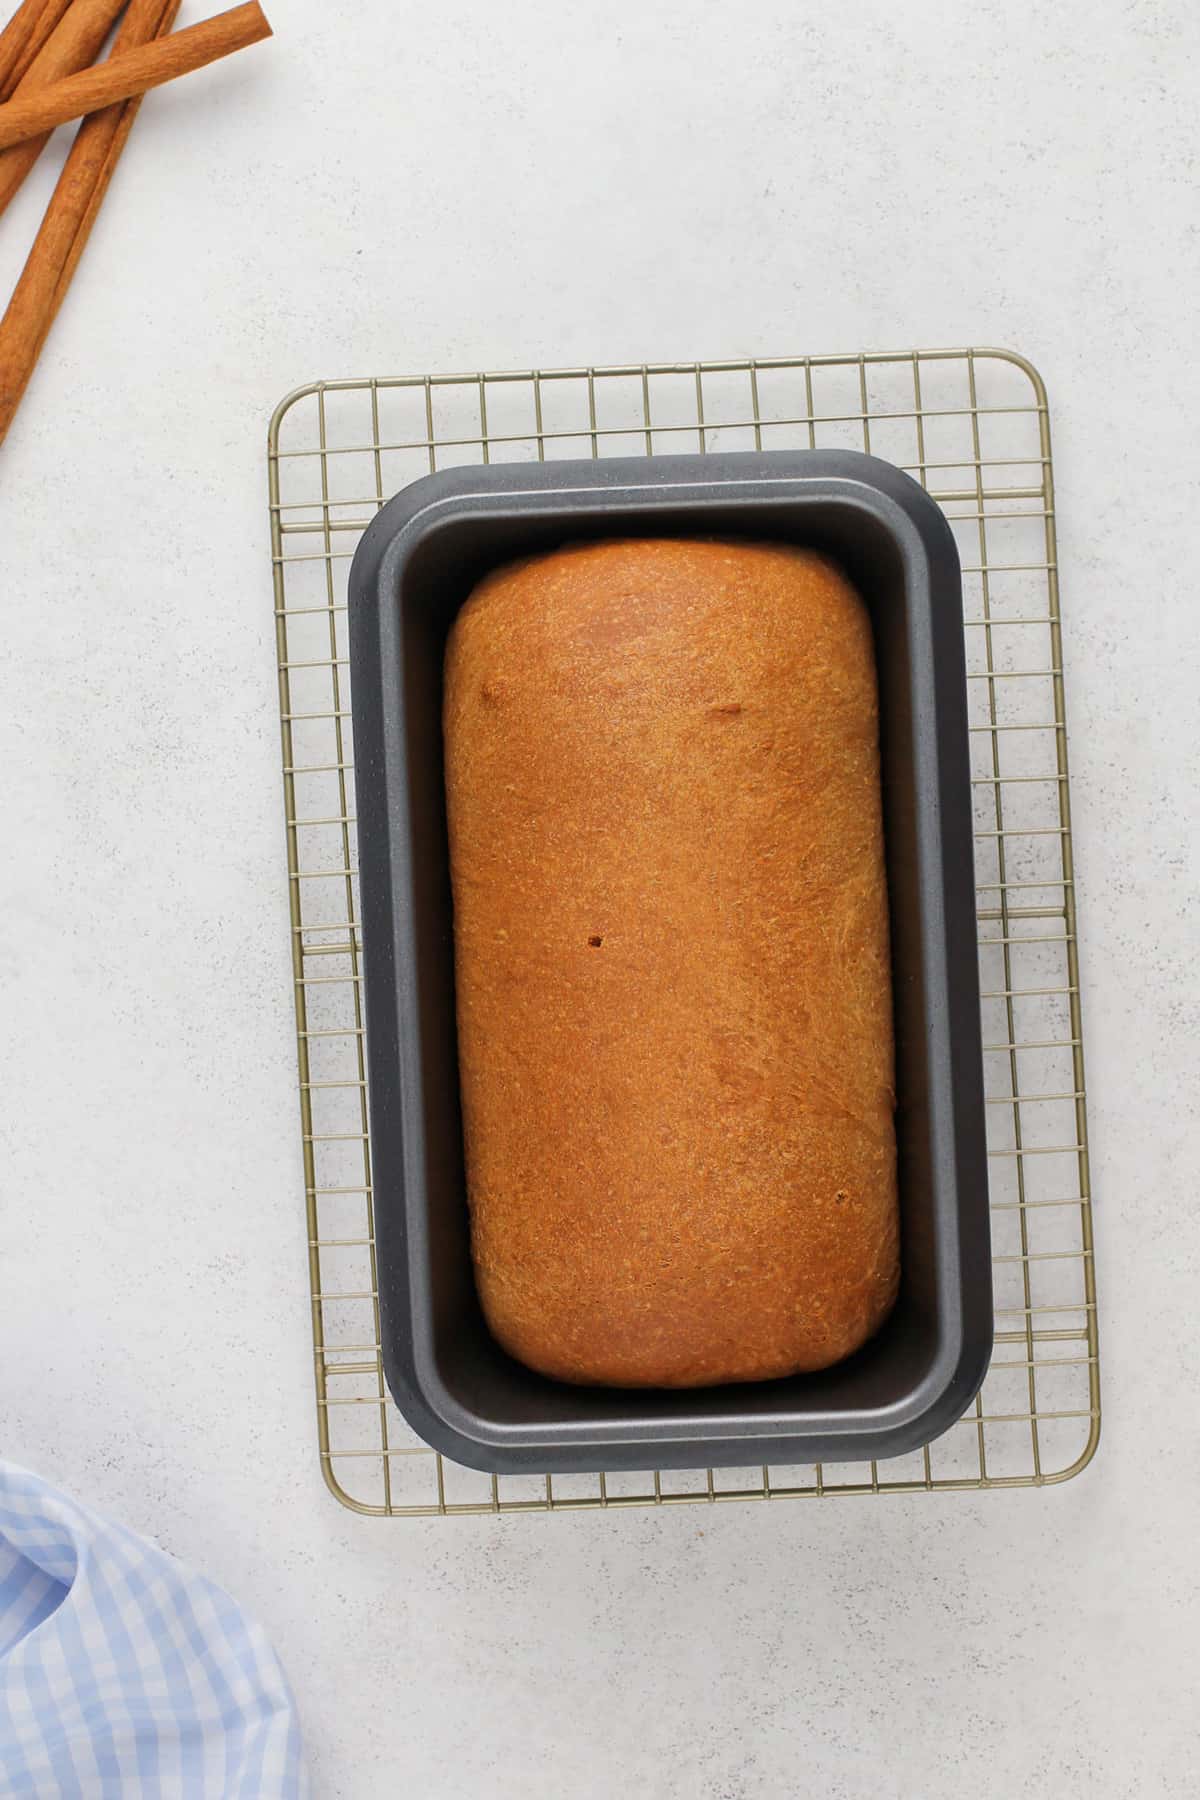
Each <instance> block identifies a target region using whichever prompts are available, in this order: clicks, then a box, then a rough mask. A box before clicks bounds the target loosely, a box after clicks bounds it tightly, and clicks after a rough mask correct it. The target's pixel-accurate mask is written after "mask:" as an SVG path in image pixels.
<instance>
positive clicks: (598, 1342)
mask: <svg viewBox="0 0 1200 1800" xmlns="http://www.w3.org/2000/svg"><path fill="white" fill-rule="evenodd" d="M444 722H445V750H446V789H447V801H448V816H449V830H450V857H451V874H452V880H453V893H454V931H455V967H456V982H457V1005H458V1036H459V1060H460V1067H461V1080H462V1103H463V1119H464V1129H465V1147H466V1162H467V1177H468V1191H469V1199H470V1210H471V1233H472V1248H473V1255H474V1263H475V1272H476V1280H477V1284H478V1289H479V1294H480V1298H481V1301H482V1304H483V1308H484V1312H485V1316H486V1318H487V1320H488V1323H489V1325H490V1328H491V1330H492V1332H493V1333H494V1335H495V1337H496V1338H497V1339H498V1340H499V1342H500V1343H501V1344H502V1345H503V1346H504V1347H505V1348H506V1349H507V1350H508V1351H509V1352H510V1353H511V1354H512V1355H513V1356H514V1357H517V1358H518V1359H519V1360H520V1361H521V1362H523V1363H526V1364H528V1365H529V1366H530V1367H531V1368H533V1369H536V1370H539V1371H541V1372H542V1373H543V1374H545V1375H549V1376H552V1377H555V1378H557V1379H559V1380H563V1381H571V1382H586V1383H594V1384H602V1385H612V1386H623V1387H643V1386H662V1387H694V1386H700V1385H704V1384H708V1383H717V1382H731V1381H755V1380H759V1379H762V1378H765V1377H771V1376H782V1375H788V1374H793V1373H796V1372H798V1371H802V1370H813V1369H821V1368H824V1367H826V1366H828V1365H829V1364H831V1363H833V1362H836V1361H838V1360H839V1359H840V1358H842V1357H845V1356H847V1355H849V1354H850V1353H851V1352H852V1351H853V1350H855V1349H856V1348H857V1347H858V1346H859V1345H860V1344H862V1343H863V1342H864V1340H865V1339H867V1338H868V1337H870V1335H871V1334H872V1333H873V1332H874V1331H876V1330H877V1328H878V1327H879V1325H880V1324H881V1322H882V1321H883V1319H884V1318H885V1317H886V1315H887V1313H888V1310H889V1308H890V1307H891V1305H892V1302H893V1300H894V1298H895V1294H896V1286H897V1280H898V1266H899V1265H898V1247H897V1246H898V1220H897V1201H896V1147H895V1132H894V1123H893V1113H894V1092H893V1050H892V1003H891V977H890V966H889V958H888V914H887V896H886V888H885V882H884V854H883V828H882V819H881V800H880V785H879V748H878V721H877V700H876V683H875V666H874V655H873V649H872V641H871V628H870V622H869V619H868V617H867V613H866V610H865V608H864V606H863V604H862V602H861V600H860V599H859V597H858V595H857V594H856V593H855V591H854V589H853V588H852V587H851V586H850V584H849V582H848V581H847V580H846V579H845V577H844V576H843V575H842V574H841V573H840V572H839V570H838V569H837V568H836V567H835V566H834V565H833V564H832V563H831V562H829V561H828V560H827V559H826V558H824V557H823V556H820V555H818V554H816V553H813V552H809V551H805V550H799V549H794V548H789V547H785V546H780V545H772V544H749V543H733V542H710V541H682V540H676V539H670V540H633V541H624V540H621V541H609V542H604V543H599V544H583V545H578V546H572V547H568V548H566V549H563V550H558V551H554V552H552V553H550V554H545V555H541V556H535V557H532V558H530V559H528V560H526V561H522V562H519V563H513V564H511V565H509V566H507V567H505V568H502V569H499V570H497V571H496V572H495V573H493V574H491V575H489V576H488V577H487V578H486V579H485V580H484V581H483V582H482V583H481V584H480V585H479V586H478V587H477V588H476V589H475V591H474V593H473V594H472V595H471V596H470V598H469V599H468V601H467V603H466V604H465V606H464V607H463V609H462V611H461V613H460V614H459V617H458V619H457V621H456V624H455V627H454V630H453V632H452V634H451V639H450V643H449V647H448V652H447V658H446V688H445V719H444Z"/></svg>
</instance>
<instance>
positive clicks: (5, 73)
mask: <svg viewBox="0 0 1200 1800" xmlns="http://www.w3.org/2000/svg"><path fill="white" fill-rule="evenodd" d="M70 4H71V0H21V5H20V6H18V8H17V10H16V12H15V13H14V14H13V16H12V18H11V19H10V20H9V21H8V24H7V25H6V26H5V27H4V30H3V31H0V100H10V99H11V98H12V96H13V94H14V93H15V92H16V90H17V84H18V83H19V82H20V80H21V78H22V77H23V76H24V74H25V71H26V70H27V69H28V67H29V65H30V63H31V62H32V61H33V59H34V57H35V56H36V55H37V53H38V51H39V50H40V49H41V47H42V45H43V44H44V43H45V42H46V39H47V38H48V37H49V36H50V33H51V32H52V31H53V30H54V27H55V26H56V25H57V24H58V21H59V20H60V19H61V18H62V16H63V14H64V13H65V12H66V10H67V8H68V6H70Z"/></svg>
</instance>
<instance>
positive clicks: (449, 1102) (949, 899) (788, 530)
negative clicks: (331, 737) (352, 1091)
mask: <svg viewBox="0 0 1200 1800" xmlns="http://www.w3.org/2000/svg"><path fill="white" fill-rule="evenodd" d="M639 534H640V535H656V536H662V535H668V536H669V535H676V536H685V535H689V536H706V535H711V536H726V535H734V536H744V537H751V538H757V539H760V540H761V539H777V540H781V541H785V542H788V541H790V542H795V543H799V544H806V545H811V546H815V547H819V548H822V549H824V550H826V551H828V552H829V553H831V554H832V555H833V556H834V557H835V558H836V559H837V560H838V562H839V563H841V565H842V566H843V567H844V568H845V569H846V571H847V573H848V574H849V575H850V576H851V578H852V579H853V581H854V582H855V584H856V585H857V587H858V589H859V591H860V592H861V594H862V595H863V597H864V599H865V601H866V603H867V606H868V608H869V610H870V614H871V620H872V624H873V629H874V635H875V644H876V654H877V660H878V665H879V683H880V710H881V738H882V768H883V793H884V827H885V836H886V846H887V865H888V891H889V905H890V914H891V932H892V958H893V990H894V999H895V1024H896V1055H897V1090H898V1106H897V1115H896V1127H897V1137H898V1143H899V1173H900V1205H901V1218H902V1237H901V1255H902V1267H903V1274H902V1283H901V1291H900V1297H899V1300H898V1302H897V1305H896V1308H895V1311H894V1313H893V1314H892V1316H891V1318H890V1319H889V1321H888V1323H887V1324H886V1325H885V1327H884V1328H883V1330H882V1331H881V1332H880V1334H879V1335H878V1336H877V1337H876V1338H874V1339H873V1340H872V1341H871V1342H870V1343H868V1344H866V1345H865V1346H864V1347H863V1348H862V1349H861V1350H860V1351H858V1352H857V1353H856V1354H855V1355H854V1356H853V1357H851V1358H850V1359H849V1360H848V1361H846V1362H844V1363H842V1364H840V1365H838V1366H837V1367H835V1368H832V1369H828V1370H826V1371H824V1372H822V1373H820V1374H814V1375H805V1376H796V1377H793V1378H790V1379H786V1380H780V1381H771V1382H762V1383H758V1384H755V1385H752V1386H731V1387H723V1388H713V1389H703V1390H689V1391H685V1392H666V1391H658V1390H643V1391H623V1390H622V1391H618V1390H613V1389H599V1388H579V1387H571V1386H567V1385H564V1384H560V1383H557V1382H553V1381H549V1380H546V1379H545V1378H543V1377H541V1376H539V1375H535V1374H533V1373H531V1372H530V1371H529V1370H527V1369H525V1368H523V1367H522V1366H521V1365H519V1364H518V1363H516V1362H514V1361H513V1360H512V1359H511V1358H510V1357H508V1356H507V1355H506V1354H505V1352H504V1351H503V1350H501V1349H500V1347H499V1345H498V1344H497V1343H496V1342H495V1341H494V1339H493V1338H492V1337H491V1336H490V1334H489V1333H488V1330H487V1327H486V1325H485V1323H484V1320H483V1315H482V1313H481V1310H480V1306H479V1302H478V1299H477V1297H476V1293H475V1286H474V1282H473V1279H472V1273H471V1259H470V1249H469V1238H468V1215H467V1201H466V1187H465V1180H464V1170H463V1151H462V1129H461V1119H460V1113H459V1087H458V1056H457V1045H456V1039H455V1010H454V961H453V936H452V928H451V925H452V920H451V892H450V876H449V866H448V855H447V841H446V817H445V800H444V792H443V772H442V731H441V705H442V659H443V652H444V648H445V643H446V635H447V632H448V630H449V627H450V625H451V623H452V621H453V619H454V616H455V614H456V612H457V610H458V608H459V606H460V605H461V604H462V602H463V601H464V600H465V598H466V596H467V594H468V593H469V592H470V590H471V588H472V586H473V585H474V583H475V582H476V581H477V580H478V579H479V578H480V576H481V575H482V574H483V573H484V572H485V571H486V570H488V569H489V568H492V567H494V566H495V565H496V564H498V563H501V562H504V561H506V560H508V559H509V558H511V557H514V556H518V555H521V554H524V553H526V552H529V551H535V550H538V549H548V548H550V547H552V546H554V545H556V544H560V543H563V542H564V541H567V540H579V539H582V538H590V537H606V536H616V535H621V536H630V535H632V536H637V535H639ZM350 650H351V672H352V692H353V713H354V741H355V768H356V782H357V808H358V835H359V857H360V868H361V908H362V923H363V934H364V950H365V971H366V1006H367V1033H368V1051H369V1064H370V1113H371V1148H372V1156H373V1162H374V1204H375V1230H376V1237H377V1250H378V1271H379V1302H380V1314H381V1321H382V1333H383V1359H384V1366H385V1370H386V1373H387V1379H388V1382H389V1385H390V1387H391V1390H392V1393H393V1395H394V1397H395V1399H396V1403H397V1405H398V1406H399V1407H400V1410H401V1411H402V1412H403V1413H404V1414H405V1416H406V1417H407V1418H408V1420H409V1421H410V1423H411V1424H412V1425H413V1426H414V1427H415V1429H416V1430H417V1431H419V1432H420V1434H421V1435H422V1437H424V1438H425V1439H426V1440H427V1442H428V1443H430V1444H432V1445H433V1446H435V1448H437V1449H439V1450H441V1451H443V1452H444V1453H445V1454H446V1455H447V1456H449V1457H452V1458H453V1459H454V1460H455V1461H457V1462H460V1463H465V1464H468V1465H470V1466H472V1467H476V1468H482V1469H489V1470H492V1471H495V1472H499V1473H510V1472H511V1473H515V1472H523V1471H530V1470H537V1471H547V1472H550V1473H558V1472H560V1471H571V1470H587V1471H592V1470H598V1469H612V1470H618V1469H649V1468H656V1467H660V1468H661V1467H667V1468H697V1467H699V1468H703V1467H705V1466H708V1465H710V1464H717V1465H725V1466H728V1465H734V1464H751V1463H764V1462H766V1463H769V1462H784V1463H798V1462H810V1461H816V1460H827V1461H838V1462H845V1461H854V1460H858V1459H862V1458H868V1457H887V1456H892V1455H898V1454H900V1453H901V1452H903V1451H906V1450H911V1449H914V1448H916V1447H918V1446H919V1445H921V1444H923V1443H926V1442H928V1441H929V1440H930V1439H931V1438H933V1437H936V1436H937V1435H938V1433H940V1432H942V1431H944V1430H946V1429H947V1428H948V1427H949V1426H950V1425H952V1424H953V1423H954V1422H955V1420H956V1419H958V1418H959V1417H960V1416H961V1414H962V1412H963V1410H964V1408H965V1407H966V1406H967V1405H968V1404H969V1403H970V1401H971V1400H972V1399H973V1397H974V1395H975V1392H976V1390H977V1389H978V1387H979V1384H980V1382H981V1381H982V1379H983V1375H984V1372H985V1370H986V1367H987V1363H988V1358H989V1355H990V1352H991V1343H992V1298H991V1267H990V1250H989V1232H988V1209H987V1165H986V1151H985V1142H984V1112H983V1079H982V1070H981V1064H982V1056H981V1049H980V1022H979V981H978V969H977V960H976V955H977V953H976V939H975V895H974V875H973V864H972V838H971V808H970V786H969V769H968V754H967V716H966V684H965V676H964V664H963V630H962V607H961V594H960V578H959V568H958V557H957V553H956V550H955V546H954V541H953V537H952V535H951V532H950V528H949V526H948V525H947V523H946V521H945V519H944V518H943V517H942V514H941V513H940V512H939V510H938V508H937V507H936V506H935V505H934V503H933V502H932V501H931V500H930V499H929V497H928V495H927V494H925V492H924V491H923V490H922V489H921V488H919V487H918V486H917V485H916V483H915V482H913V481H910V480H909V478H908V477H907V476H906V475H903V474H902V473H900V471H899V470H897V469H894V468H892V467H891V465H890V464H888V463H884V462H880V461H878V460H877V459H876V458H873V457H868V456H862V455H859V454H857V453H854V452H850V451H812V452H804V451H798V452H778V453H763V454H758V453H755V454H745V453H742V454H733V455H709V456H704V457H701V456H690V457H688V456H681V457H663V458H653V459H651V458H646V459H644V460H642V459H636V460H635V459H629V460H626V459H621V460H616V459H614V460H611V461H606V460H601V461H594V462H557V463H556V462H550V463H538V464H528V463H526V464H512V463H510V464H501V465H492V466H491V467H473V468H463V469H453V470H449V471H447V472H445V473H442V474H437V475H430V476H428V477H427V478H425V479H424V480H421V481H417V482H414V483H413V485H412V486H411V487H408V488H405V489H404V491H403V492H402V493H400V494H399V495H398V496H397V497H396V498H395V499H394V500H392V501H391V502H390V503H389V504H388V505H387V506H385V507H384V508H383V510H382V512H381V513H380V514H379V515H378V517H377V518H376V519H375V521H374V522H373V523H372V525H371V527H370V529H369V530H368V532H367V534H366V536H365V537H364V539H363V541H362V544H361V546H360V547H359V550H358V554H357V555H356V557H355V559H354V566H353V569H352V571H351V577H350Z"/></svg>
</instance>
